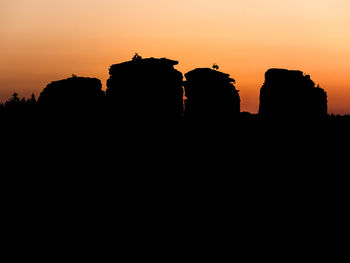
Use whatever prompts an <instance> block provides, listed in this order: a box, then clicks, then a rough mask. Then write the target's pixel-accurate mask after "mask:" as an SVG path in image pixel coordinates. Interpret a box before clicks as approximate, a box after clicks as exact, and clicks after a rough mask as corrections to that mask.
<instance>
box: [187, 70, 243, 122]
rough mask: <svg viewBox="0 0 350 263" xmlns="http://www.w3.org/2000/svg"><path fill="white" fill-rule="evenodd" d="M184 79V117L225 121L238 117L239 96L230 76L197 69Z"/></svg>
mask: <svg viewBox="0 0 350 263" xmlns="http://www.w3.org/2000/svg"><path fill="white" fill-rule="evenodd" d="M185 77H186V82H185V83H184V87H185V95H186V103H185V114H186V117H189V118H198V119H221V118H224V119H225V118H227V117H229V118H230V117H233V116H238V115H239V113H240V96H239V93H238V90H236V88H235V86H234V85H233V84H234V83H235V80H234V79H232V78H230V75H228V74H225V73H222V72H220V71H217V70H213V69H210V68H198V69H195V70H192V71H190V72H188V73H186V74H185Z"/></svg>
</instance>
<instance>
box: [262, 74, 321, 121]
mask: <svg viewBox="0 0 350 263" xmlns="http://www.w3.org/2000/svg"><path fill="white" fill-rule="evenodd" d="M259 115H260V116H261V117H262V118H264V119H274V120H291V119H294V120H317V119H324V118H325V117H326V116H327V93H326V92H325V91H324V90H323V89H321V88H319V87H315V83H314V82H313V81H312V80H311V78H310V76H309V75H304V73H303V72H301V71H296V70H286V69H269V70H268V71H267V72H266V73H265V83H264V85H263V86H262V88H261V90H260V106H259Z"/></svg>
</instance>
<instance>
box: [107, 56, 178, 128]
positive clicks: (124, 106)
mask: <svg viewBox="0 0 350 263" xmlns="http://www.w3.org/2000/svg"><path fill="white" fill-rule="evenodd" d="M177 64H178V62H177V61H174V60H170V59H166V58H161V59H157V58H147V59H143V58H142V57H140V56H138V55H137V56H136V55H135V57H134V58H133V59H132V60H131V61H128V62H124V63H120V64H116V65H112V66H111V67H110V69H109V73H110V78H109V79H108V80H107V91H106V97H107V101H108V105H109V109H110V112H112V113H113V116H112V117H113V118H116V117H118V118H119V120H126V121H127V122H128V123H129V124H130V123H133V124H135V125H143V126H147V127H156V126H159V125H160V126H162V125H167V124H171V123H174V121H175V122H176V121H177V120H179V119H180V118H181V116H182V111H183V88H182V78H183V77H182V73H181V72H179V71H177V70H176V69H175V68H174V66H175V65H177Z"/></svg>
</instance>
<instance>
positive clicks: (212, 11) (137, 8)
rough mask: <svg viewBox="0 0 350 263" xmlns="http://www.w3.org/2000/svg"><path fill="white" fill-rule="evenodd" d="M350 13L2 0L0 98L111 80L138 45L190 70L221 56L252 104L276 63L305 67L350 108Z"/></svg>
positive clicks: (311, 5) (111, 0)
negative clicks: (62, 83)
mask: <svg viewBox="0 0 350 263" xmlns="http://www.w3.org/2000/svg"><path fill="white" fill-rule="evenodd" d="M349 13H350V1H348V0H284V1H280V0H176V1H174V0H128V1H121V0H59V1H58V0H57V1H56V0H52V1H46V0H0V58H1V62H2V63H1V64H0V100H1V101H3V100H5V99H7V98H8V97H9V96H10V95H11V93H13V92H14V91H16V92H18V93H19V94H20V95H21V96H29V95H30V94H31V93H32V92H34V93H36V94H37V95H38V94H39V93H40V91H41V90H42V89H43V88H44V87H45V86H46V85H47V84H48V83H49V82H51V81H53V80H57V79H62V78H66V77H69V76H71V74H76V75H81V76H90V77H97V78H99V79H101V81H102V83H103V84H105V82H106V79H107V78H108V68H109V66H110V65H112V64H115V63H119V62H123V61H126V60H129V59H130V58H131V57H132V56H133V54H134V53H135V52H138V53H139V54H140V55H142V56H143V57H168V58H170V59H175V60H178V61H179V62H180V64H179V65H178V66H177V69H178V70H180V71H181V72H183V73H186V72H187V71H189V70H192V69H194V68H197V67H211V65H212V64H213V63H217V64H218V65H219V66H220V70H221V71H223V72H225V73H228V74H230V75H231V76H232V77H233V78H234V79H236V81H237V88H238V89H239V90H240V95H241V100H242V105H241V108H242V111H250V112H256V111H257V109H258V101H259V90H260V87H261V85H262V83H263V81H264V73H265V71H266V70H267V69H269V68H272V67H274V68H275V67H280V68H287V69H299V70H302V71H304V72H305V73H306V74H309V75H311V78H312V79H313V80H314V81H315V82H316V83H318V84H320V86H321V87H322V88H324V89H325V90H326V91H327V93H328V97H329V98H328V100H329V112H331V113H332V112H333V113H341V114H345V113H350V103H349V102H350V34H349V33H348V31H349V30H348V28H349V25H350V15H349Z"/></svg>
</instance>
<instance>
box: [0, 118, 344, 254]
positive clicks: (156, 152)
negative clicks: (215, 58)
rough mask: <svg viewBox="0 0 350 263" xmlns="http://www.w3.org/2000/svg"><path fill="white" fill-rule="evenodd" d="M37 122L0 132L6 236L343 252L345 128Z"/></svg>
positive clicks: (253, 121)
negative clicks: (210, 240) (216, 242)
mask: <svg viewBox="0 0 350 263" xmlns="http://www.w3.org/2000/svg"><path fill="white" fill-rule="evenodd" d="M40 123H41V124H40V125H37V124H38V123H35V122H32V123H30V124H28V123H26V122H25V121H23V122H16V123H14V122H12V123H11V122H7V124H6V126H3V127H2V132H3V136H2V138H3V142H4V143H3V146H2V153H3V158H2V160H3V161H2V172H1V173H2V176H1V178H2V184H1V186H2V195H3V218H4V219H5V221H6V223H5V224H4V230H5V231H9V232H10V235H9V236H10V239H13V238H14V239H16V237H17V236H18V235H23V234H24V236H26V237H27V238H29V237H32V238H33V239H35V238H36V237H40V238H43V239H48V240H49V239H50V238H52V237H57V239H56V241H57V240H60V239H61V238H63V239H64V240H66V241H65V242H68V243H69V242H71V240H69V238H67V237H68V236H70V235H71V234H72V233H75V234H77V235H78V236H79V238H81V237H84V236H86V235H88V236H90V234H91V235H95V234H97V235H99V234H98V233H100V232H94V231H96V230H95V229H96V227H97V228H100V230H101V232H103V233H104V234H109V233H111V234H112V233H114V234H112V235H116V234H115V231H117V232H118V231H119V234H118V235H120V234H121V233H122V232H125V231H126V232H128V233H129V238H130V235H134V234H131V233H133V232H134V231H136V232H138V234H140V233H144V231H145V232H146V234H144V235H143V238H145V237H146V239H147V238H151V237H153V236H154V235H156V234H155V233H156V229H159V228H161V229H163V231H164V232H163V231H161V232H163V233H162V234H163V235H164V236H163V238H167V237H172V236H173V237H174V239H175V237H177V235H179V234H180V233H181V231H184V229H190V230H187V231H194V232H196V233H197V232H198V234H194V235H195V236H196V237H197V238H198V237H200V236H201V235H204V236H206V235H212V234H213V235H215V234H220V235H221V234H223V235H225V236H226V237H229V238H230V239H232V240H236V239H238V240H236V241H238V243H239V244H240V246H242V249H247V248H248V250H249V248H252V247H255V246H254V245H253V243H255V245H256V244H260V245H258V246H257V247H258V248H260V249H261V250H264V251H265V252H266V249H263V247H265V246H269V245H268V244H271V246H272V243H269V242H272V241H273V242H274V243H273V244H274V245H273V246H281V244H279V243H280V242H279V240H280V241H281V242H282V243H283V242H291V244H294V245H296V244H298V245H300V247H301V248H303V249H305V247H308V246H309V247H310V249H311V247H315V248H319V249H320V248H321V247H324V246H326V247H328V248H329V249H330V248H331V247H332V248H333V247H335V248H338V249H341V247H342V246H344V243H342V242H341V241H340V240H341V238H342V236H343V235H344V233H346V231H347V229H348V227H347V222H348V220H347V219H348V216H347V210H348V206H349V179H348V177H349V172H348V170H349V164H348V162H349V146H350V142H349V135H350V133H349V131H350V125H349V124H350V122H349V120H347V119H335V118H333V119H332V118H329V119H328V120H324V121H319V122H308V123H306V122H304V123H298V122H293V123H287V122H283V123H281V122H280V123H278V124H277V123H276V122H274V123H272V122H269V123H268V122H263V121H261V120H259V119H257V118H256V117H253V116H251V117H249V118H246V117H244V118H243V117H242V118H241V119H240V120H237V121H236V122H235V124H234V125H227V124H223V123H211V124H208V123H203V122H202V123H196V124H194V123H186V122H182V123H181V124H180V125H177V126H173V127H171V128H169V127H168V128H164V127H163V128H162V129H156V130H155V129H153V128H151V127H147V125H145V126H139V127H136V126H133V128H122V127H119V126H114V125H107V124H106V123H108V122H105V121H102V120H98V121H94V122H80V123H77V122H73V121H72V122H69V123H68V122H61V123H60V124H58V123H59V122H55V123H52V122H46V123H45V125H44V124H43V122H40ZM212 229H216V230H212ZM129 231H130V232H129ZM178 231H179V232H178ZM212 231H214V232H212ZM87 233H89V234H87ZM186 233H187V234H188V233H189V232H186ZM62 235H63V236H62ZM30 239H31V238H29V239H28V241H27V242H30V241H29V240H30ZM143 242H145V243H148V242H146V241H145V240H144V241H143ZM183 242H184V243H186V242H188V240H183ZM251 242H253V243H251ZM226 244H227V243H226ZM244 244H246V246H245V245H244ZM284 244H286V243H284ZM291 244H289V245H286V246H283V245H282V247H281V249H283V247H284V248H285V249H288V248H289V249H290V248H291ZM276 249H277V247H276ZM277 250H279V249H277ZM247 253H248V254H249V251H248V252H247ZM281 253H283V252H282V250H281ZM286 253H287V252H286ZM289 253H290V252H289Z"/></svg>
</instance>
